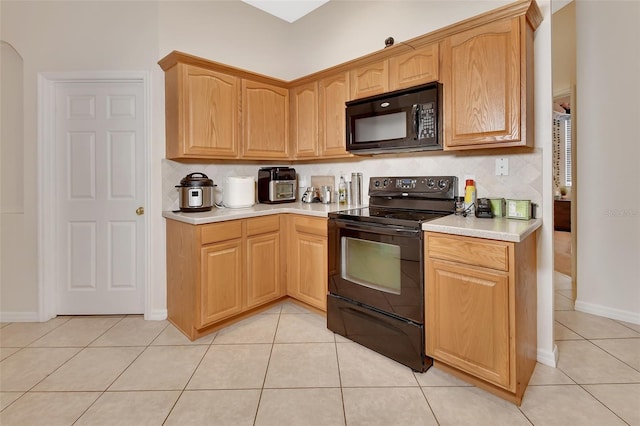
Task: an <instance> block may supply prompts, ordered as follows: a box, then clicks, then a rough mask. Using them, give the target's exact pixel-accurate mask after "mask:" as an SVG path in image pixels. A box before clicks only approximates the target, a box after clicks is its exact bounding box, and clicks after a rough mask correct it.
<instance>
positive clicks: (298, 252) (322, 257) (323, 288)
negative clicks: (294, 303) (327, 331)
mask: <svg viewBox="0 0 640 426" xmlns="http://www.w3.org/2000/svg"><path fill="white" fill-rule="evenodd" d="M292 220H293V222H292V226H291V229H290V241H289V261H288V262H287V268H289V276H288V277H287V279H288V289H289V292H290V293H291V295H292V296H293V297H294V298H296V299H299V300H301V301H303V302H305V303H308V304H309V305H311V306H315V307H316V308H318V309H321V310H323V311H326V310H327V289H328V286H327V220H326V219H317V218H310V217H293V219H292Z"/></svg>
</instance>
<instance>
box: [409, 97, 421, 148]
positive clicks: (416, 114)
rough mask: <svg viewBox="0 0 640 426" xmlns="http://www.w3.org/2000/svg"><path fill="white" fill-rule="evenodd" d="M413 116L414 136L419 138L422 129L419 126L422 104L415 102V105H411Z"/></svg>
mask: <svg viewBox="0 0 640 426" xmlns="http://www.w3.org/2000/svg"><path fill="white" fill-rule="evenodd" d="M411 116H412V117H413V136H414V139H418V135H419V134H420V133H419V132H420V129H419V128H418V126H419V125H420V124H419V123H420V120H419V117H420V104H413V107H411Z"/></svg>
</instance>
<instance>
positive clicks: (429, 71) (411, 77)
mask: <svg viewBox="0 0 640 426" xmlns="http://www.w3.org/2000/svg"><path fill="white" fill-rule="evenodd" d="M439 61H440V59H439V58H438V44H437V43H434V44H429V45H427V46H423V47H420V48H418V49H415V50H411V51H410V52H407V53H403V54H401V55H397V56H393V57H391V58H389V89H390V90H398V89H404V88H407V87H412V86H417V85H419V84H424V83H429V82H432V81H437V80H438V67H439V65H440V62H439Z"/></svg>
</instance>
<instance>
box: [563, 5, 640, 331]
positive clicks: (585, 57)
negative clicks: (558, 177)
mask: <svg viewBox="0 0 640 426" xmlns="http://www.w3.org/2000/svg"><path fill="white" fill-rule="evenodd" d="M638 22H640V2H636V1H630V2H627V1H599V2H590V1H578V2H577V4H576V24H577V25H576V27H577V55H576V56H577V66H576V73H577V76H576V80H577V105H576V108H575V113H576V124H577V137H578V144H577V146H576V147H575V149H576V154H577V182H578V188H577V190H578V202H577V204H578V206H577V207H578V223H577V224H576V225H577V226H576V229H577V239H578V246H577V257H578V258H577V277H576V279H577V281H578V295H577V300H576V309H578V310H581V311H585V312H591V313H595V314H598V315H603V316H607V317H610V318H617V319H621V320H625V321H629V322H633V323H636V324H640V268H639V267H638V263H639V262H640V167H638V163H639V161H640V120H639V117H640V103H639V102H638V100H639V99H640V81H639V80H638V76H639V75H640V27H639V26H638Z"/></svg>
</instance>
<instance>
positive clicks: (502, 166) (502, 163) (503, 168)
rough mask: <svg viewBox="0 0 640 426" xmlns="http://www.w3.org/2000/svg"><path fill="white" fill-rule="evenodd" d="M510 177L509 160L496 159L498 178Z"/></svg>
mask: <svg viewBox="0 0 640 426" xmlns="http://www.w3.org/2000/svg"><path fill="white" fill-rule="evenodd" d="M508 175H509V159H508V158H503V157H501V158H497V159H496V176H508Z"/></svg>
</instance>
